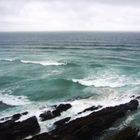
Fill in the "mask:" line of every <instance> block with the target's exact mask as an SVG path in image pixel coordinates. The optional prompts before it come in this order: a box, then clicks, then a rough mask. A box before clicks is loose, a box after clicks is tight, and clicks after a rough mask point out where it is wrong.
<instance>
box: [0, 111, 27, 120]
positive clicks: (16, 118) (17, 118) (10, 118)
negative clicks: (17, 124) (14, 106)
mask: <svg viewBox="0 0 140 140" xmlns="http://www.w3.org/2000/svg"><path fill="white" fill-rule="evenodd" d="M27 114H28V112H27V111H26V112H23V113H17V114H14V115H13V116H10V117H4V118H1V119H0V121H7V120H13V121H17V120H19V119H20V117H21V116H23V115H27Z"/></svg>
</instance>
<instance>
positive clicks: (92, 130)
mask: <svg viewBox="0 0 140 140" xmlns="http://www.w3.org/2000/svg"><path fill="white" fill-rule="evenodd" d="M137 107H138V101H137V100H132V101H130V102H129V103H126V104H122V105H119V106H115V107H107V108H104V109H102V110H100V111H97V112H93V113H91V114H90V115H88V116H85V117H82V118H78V119H76V120H73V121H70V122H69V123H67V124H65V125H63V126H62V127H61V129H60V128H56V129H55V130H53V131H52V135H55V136H57V137H58V138H59V139H68V140H85V139H88V140H92V137H93V136H95V135H99V134H100V133H101V132H102V131H103V130H105V129H108V128H109V127H111V126H112V125H113V123H114V122H116V121H117V120H118V119H120V118H122V117H124V116H125V114H126V113H127V111H128V110H130V111H133V110H136V109H137Z"/></svg>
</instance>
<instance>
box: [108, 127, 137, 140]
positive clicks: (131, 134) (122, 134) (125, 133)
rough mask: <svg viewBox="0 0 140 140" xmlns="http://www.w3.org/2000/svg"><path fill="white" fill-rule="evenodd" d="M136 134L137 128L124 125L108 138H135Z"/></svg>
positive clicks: (116, 139)
mask: <svg viewBox="0 0 140 140" xmlns="http://www.w3.org/2000/svg"><path fill="white" fill-rule="evenodd" d="M137 135H138V129H135V128H132V127H126V128H124V129H122V130H120V131H119V132H118V133H116V134H114V135H113V136H112V137H111V138H109V140H135V139H136V137H137Z"/></svg>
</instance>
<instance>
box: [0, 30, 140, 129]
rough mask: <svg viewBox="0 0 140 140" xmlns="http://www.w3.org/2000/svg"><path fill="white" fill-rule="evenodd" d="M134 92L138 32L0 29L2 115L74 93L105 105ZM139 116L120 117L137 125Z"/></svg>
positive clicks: (139, 74)
mask: <svg viewBox="0 0 140 140" xmlns="http://www.w3.org/2000/svg"><path fill="white" fill-rule="evenodd" d="M133 95H134V96H139V95H140V33H121V32H120V33H115V32H109V33H107V32H34V33H32V32H26V33H16V32H15V33H12V32H11V33H0V103H1V105H0V112H1V114H2V116H4V115H5V114H6V115H10V114H13V113H15V112H23V110H30V111H31V110H34V109H37V108H38V109H40V108H42V107H43V106H45V105H48V104H56V103H59V102H66V101H71V102H72V101H73V100H76V99H88V98H89V99H90V102H91V101H93V103H94V102H98V103H100V104H102V105H104V106H110V105H113V104H114V105H115V104H120V103H124V102H127V101H129V100H130V99H131V97H132V96H133ZM87 103H88V100H87V101H85V102H79V107H80V105H81V106H82V105H85V104H86V105H87ZM139 116H140V113H139V110H138V111H136V112H135V113H134V114H132V115H130V117H129V118H127V119H126V121H125V123H131V124H133V125H136V126H137V127H140V119H139Z"/></svg>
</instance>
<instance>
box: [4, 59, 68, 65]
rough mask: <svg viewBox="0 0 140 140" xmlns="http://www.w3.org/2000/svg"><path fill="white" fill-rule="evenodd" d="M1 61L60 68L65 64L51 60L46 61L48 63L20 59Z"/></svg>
mask: <svg viewBox="0 0 140 140" xmlns="http://www.w3.org/2000/svg"><path fill="white" fill-rule="evenodd" d="M2 60H3V61H10V62H13V61H20V62H21V63H24V64H39V65H43V66H61V65H66V63H62V62H57V61H52V60H48V61H31V60H20V59H2Z"/></svg>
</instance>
